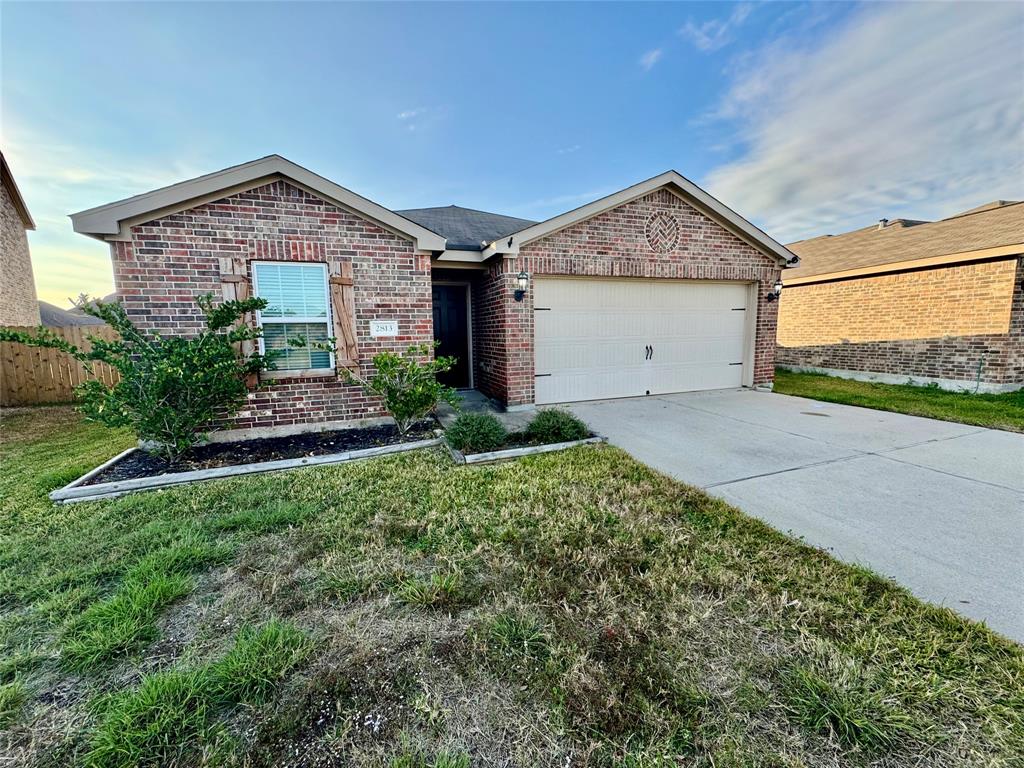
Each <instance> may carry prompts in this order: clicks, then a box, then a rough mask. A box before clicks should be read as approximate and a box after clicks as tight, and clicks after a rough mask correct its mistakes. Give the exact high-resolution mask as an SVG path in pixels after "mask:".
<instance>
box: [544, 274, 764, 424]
mask: <svg viewBox="0 0 1024 768" xmlns="http://www.w3.org/2000/svg"><path fill="white" fill-rule="evenodd" d="M747 294H748V289H747V284H745V283H716V282H710V281H707V282H704V281H692V282H676V281H667V280H663V281H658V280H589V279H563V278H537V280H536V282H535V284H534V296H533V305H534V321H535V325H534V329H535V344H536V367H535V369H534V373H535V375H536V389H535V401H536V402H537V403H538V404H543V403H566V402H572V401H575V400H599V399H602V398H608V397H633V396H638V395H647V394H650V395H657V394H666V393H669V392H688V391H692V390H698V389H725V388H729V387H739V386H742V384H743V373H744V371H743V368H744V360H745V359H746V355H745V354H744V353H745V351H746V336H747V334H746V315H747V312H748V311H749V310H748V308H747Z"/></svg>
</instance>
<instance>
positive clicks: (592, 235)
mask: <svg viewBox="0 0 1024 768" xmlns="http://www.w3.org/2000/svg"><path fill="white" fill-rule="evenodd" d="M657 214H664V215H666V216H668V217H670V218H671V220H673V221H674V222H675V224H676V227H677V228H678V239H677V240H676V242H675V243H674V244H671V247H669V248H668V250H667V251H665V252H660V251H655V250H654V248H653V247H652V245H651V244H650V242H649V241H648V238H647V227H648V222H649V221H650V220H651V217H652V216H655V215H657ZM522 269H525V270H526V271H527V272H529V273H530V274H531V275H592V276H600V277H622V278H628V277H644V278H674V279H688V280H741V281H756V282H758V283H760V285H759V287H758V294H759V296H760V299H759V302H758V308H757V318H758V319H757V334H756V339H755V350H754V383H755V384H766V383H769V382H771V381H772V378H773V376H774V365H775V322H776V310H777V307H778V303H777V302H767V301H765V298H764V297H765V295H766V294H767V293H768V290H769V288H770V286H771V285H772V284H774V282H775V280H776V279H777V278H778V276H779V274H780V267H779V265H778V263H777V262H776V261H775V259H774V258H771V257H769V256H766V255H764V254H763V253H761V252H760V251H758V250H757V249H755V248H753V247H752V246H750V245H748V244H746V243H745V242H743V241H742V240H740V239H739V238H738V237H736V236H735V235H733V234H732V233H730V232H729V231H728V230H726V229H724V228H723V227H722V226H721V225H719V224H718V223H716V222H714V221H712V220H711V219H709V218H708V217H707V216H705V215H704V214H702V213H700V212H699V211H698V210H696V209H695V208H693V207H692V206H690V205H689V204H687V203H686V202H685V201H684V200H682V199H681V198H680V197H678V196H677V195H675V194H673V193H672V192H670V191H668V190H667V189H661V190H657V191H655V192H652V193H651V194H649V195H646V196H645V197H642V198H640V199H638V200H634V201H632V202H629V203H625V204H623V205H621V206H619V207H617V208H614V209H612V210H610V211H606V212H605V213H602V214H599V215H597V216H594V217H592V218H590V219H587V220H586V221H581V222H578V223H576V224H573V225H572V226H570V227H567V228H565V229H563V230H561V231H559V232H555V233H553V234H551V235H549V236H547V237H545V238H542V239H540V240H537V241H534V242H532V243H529V244H527V245H525V246H524V247H523V248H522V249H521V252H520V254H519V256H518V257H514V258H508V259H506V260H505V261H504V262H503V263H501V264H498V265H496V266H495V267H492V270H491V274H490V275H489V278H488V279H489V281H490V284H491V285H492V286H494V292H493V298H492V299H491V301H492V303H494V304H498V305H501V307H502V309H503V313H504V330H505V334H506V343H505V344H504V347H503V350H502V351H501V352H500V353H499V356H500V357H503V358H504V360H503V361H502V362H503V364H504V367H505V370H506V384H505V389H506V400H507V402H508V403H509V404H510V405H518V404H524V403H532V402H533V373H534V371H533V362H534V350H533V297H532V292H528V293H527V295H526V298H525V299H524V300H523V301H522V302H516V301H514V300H513V296H512V292H513V289H514V287H515V286H514V283H515V276H516V275H517V274H518V273H519V272H520V271H521V270H522Z"/></svg>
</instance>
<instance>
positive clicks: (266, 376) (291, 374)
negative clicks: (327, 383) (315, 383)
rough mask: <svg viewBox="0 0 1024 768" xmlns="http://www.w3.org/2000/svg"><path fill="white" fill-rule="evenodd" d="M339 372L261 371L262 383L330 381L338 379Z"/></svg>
mask: <svg viewBox="0 0 1024 768" xmlns="http://www.w3.org/2000/svg"><path fill="white" fill-rule="evenodd" d="M337 375H338V372H337V371H336V370H334V369H333V368H302V369H287V370H280V371H261V372H260V380H261V381H268V380H269V381H280V380H281V379H329V378H332V377H336V376H337Z"/></svg>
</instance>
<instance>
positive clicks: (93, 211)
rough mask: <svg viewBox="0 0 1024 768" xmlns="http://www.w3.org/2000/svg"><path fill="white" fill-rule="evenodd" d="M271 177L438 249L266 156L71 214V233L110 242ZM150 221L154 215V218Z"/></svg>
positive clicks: (433, 239)
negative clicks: (143, 222)
mask: <svg viewBox="0 0 1024 768" xmlns="http://www.w3.org/2000/svg"><path fill="white" fill-rule="evenodd" d="M275 178H284V179H289V180H291V181H294V182H297V183H298V184H299V185H300V186H303V187H305V188H307V189H308V190H310V191H311V192H313V193H315V194H316V195H318V196H320V197H323V198H324V199H326V200H329V201H330V202H333V203H336V204H338V205H339V206H341V207H342V208H346V209H349V210H352V211H354V212H355V213H358V214H360V215H363V216H365V217H367V218H369V219H372V220H374V221H376V222H377V223H378V224H381V225H382V226H384V227H385V228H387V229H390V230H392V231H394V232H396V233H398V234H401V235H404V236H406V237H408V238H409V239H411V240H413V242H414V243H415V245H416V248H417V250H421V251H431V252H434V251H443V250H444V248H445V239H444V238H443V237H441V236H440V235H438V234H437V233H436V232H432V231H430V230H429V229H427V228H425V227H422V226H420V225H419V224H416V223H415V222H413V221H410V220H409V219H407V218H405V217H404V216H400V215H399V214H397V213H395V212H394V211H391V210H389V209H388V208H385V207H384V206H382V205H379V204H377V203H375V202H373V201H372V200H368V199H367V198H365V197H362V196H361V195H357V194H356V193H355V192H352V191H351V190H349V189H346V188H345V187H342V186H340V185H338V184H335V183H334V182H333V181H330V180H329V179H325V178H324V177H323V176H320V175H318V174H315V173H313V172H312V171H310V170H308V169H307V168H303V167H302V166H301V165H298V164H296V163H293V162H291V161H290V160H287V159H285V158H283V157H281V156H280V155H269V156H267V157H263V158H260V159H259V160H253V161H251V162H248V163H243V164H241V165H236V166H232V167H231V168H225V169H224V170H222V171H216V172H215V173H210V174H207V175H205V176H199V177H197V178H195V179H190V180H188V181H183V182H179V183H178V184H172V185H171V186H168V187H163V188H161V189H157V190H153V191H152V192H146V193H144V194H141V195H136V196H134V197H129V198H126V199H124V200H119V201H116V202H113V203H108V204H107V205H101V206H98V207H95V208H89V209H87V210H84V211H79V212H78V213H73V214H71V216H70V218H71V224H72V227H73V228H74V230H75V231H76V232H79V233H81V234H84V235H89V236H91V237H96V238H98V239H100V240H109V239H114V238H115V237H116V236H118V235H121V234H123V232H122V230H123V228H124V226H125V222H130V221H136V222H137V221H138V220H139V219H140V217H141V218H142V219H145V217H146V216H148V215H150V214H160V215H167V213H169V212H172V211H174V210H185V209H187V208H189V207H193V206H194V205H196V204H201V203H199V202H197V201H202V200H203V199H205V198H209V197H210V196H211V195H214V196H216V195H218V194H219V193H221V192H225V191H227V190H236V191H237V190H239V189H240V188H245V187H246V186H248V187H249V188H252V187H253V186H258V185H259V184H261V183H264V182H266V181H269V180H273V179H275ZM154 218H155V216H154Z"/></svg>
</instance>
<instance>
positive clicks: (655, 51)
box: [640, 48, 665, 72]
mask: <svg viewBox="0 0 1024 768" xmlns="http://www.w3.org/2000/svg"><path fill="white" fill-rule="evenodd" d="M664 53H665V52H664V51H663V50H662V49H661V48H652V49H651V50H649V51H648V52H647V53H645V54H644V55H643V56H641V57H640V66H641V67H643V69H644V71H645V72H650V71H651V67H653V66H654V65H655V64H657V63H658V62H659V61H660V60H661V57H662V55H663V54H664Z"/></svg>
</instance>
